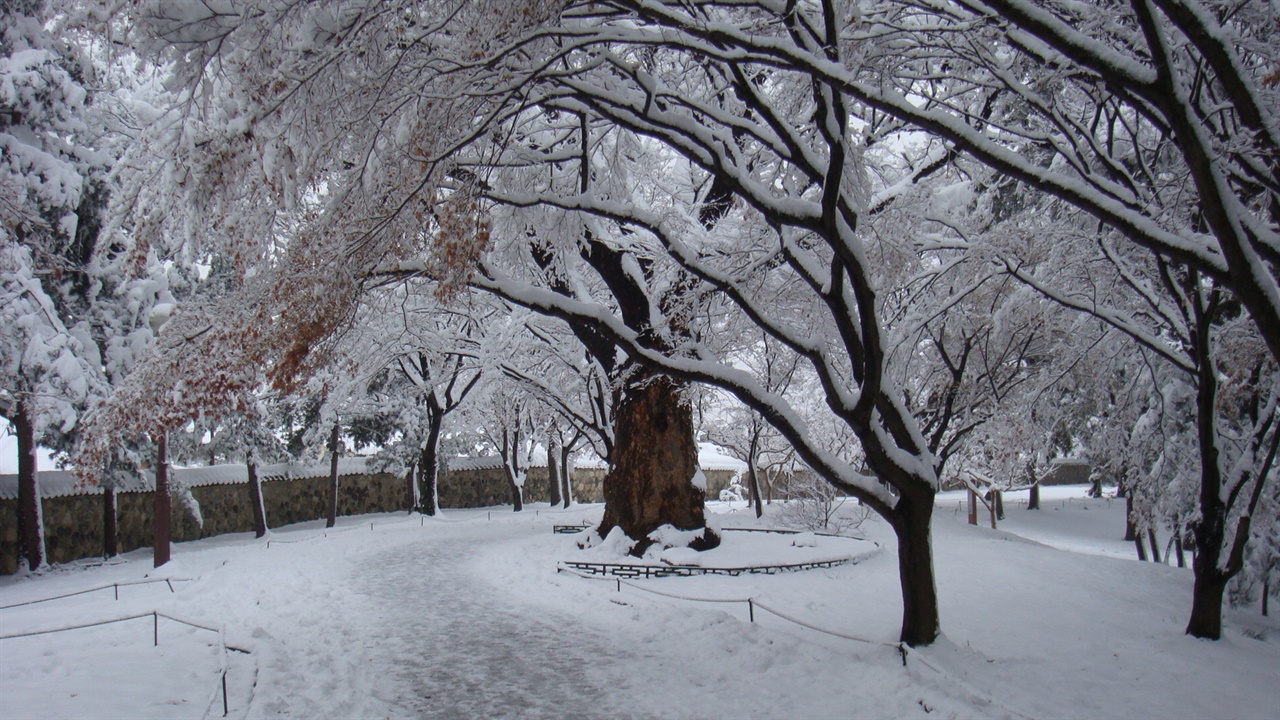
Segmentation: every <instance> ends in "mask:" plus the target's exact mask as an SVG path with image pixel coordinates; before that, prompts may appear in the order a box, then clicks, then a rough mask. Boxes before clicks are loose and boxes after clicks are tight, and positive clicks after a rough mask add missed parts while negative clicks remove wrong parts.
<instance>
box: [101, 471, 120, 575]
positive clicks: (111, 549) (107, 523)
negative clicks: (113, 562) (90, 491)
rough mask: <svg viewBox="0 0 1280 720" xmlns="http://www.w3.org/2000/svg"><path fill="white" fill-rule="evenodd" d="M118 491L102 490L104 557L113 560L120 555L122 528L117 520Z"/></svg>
mask: <svg viewBox="0 0 1280 720" xmlns="http://www.w3.org/2000/svg"><path fill="white" fill-rule="evenodd" d="M117 515H118V510H117V509H116V489H115V488H113V487H110V486H107V487H104V488H102V556H103V557H105V558H113V557H115V556H116V555H118V554H120V526H119V525H118V524H117V521H116V518H117Z"/></svg>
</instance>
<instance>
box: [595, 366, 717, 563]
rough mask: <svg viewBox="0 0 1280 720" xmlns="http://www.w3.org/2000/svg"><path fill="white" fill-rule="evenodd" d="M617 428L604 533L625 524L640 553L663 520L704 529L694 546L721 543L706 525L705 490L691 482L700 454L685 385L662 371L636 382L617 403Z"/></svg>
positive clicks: (607, 484) (606, 485)
mask: <svg viewBox="0 0 1280 720" xmlns="http://www.w3.org/2000/svg"><path fill="white" fill-rule="evenodd" d="M646 380H647V381H646ZM614 428H615V430H614V438H615V440H614V448H613V454H612V456H611V457H610V460H611V462H612V468H611V469H610V471H609V474H608V475H606V476H605V478H604V518H603V520H602V521H601V523H600V529H599V532H600V534H601V535H607V534H608V533H609V531H610V530H612V529H613V528H615V527H620V528H622V531H623V532H625V533H626V534H627V536H628V537H630V538H632V539H634V540H636V541H637V542H636V546H635V548H634V549H633V550H632V552H633V553H634V554H636V555H637V556H638V555H640V554H643V553H644V551H645V550H646V549H648V546H649V545H650V544H651V541H650V540H649V539H648V536H649V533H651V532H653V531H654V530H657V529H658V528H659V527H661V526H663V525H672V526H674V527H676V528H677V529H680V530H703V531H704V532H703V536H702V540H701V541H699V542H695V543H694V544H693V545H692V547H694V548H695V549H698V550H706V549H710V548H713V547H715V546H717V545H719V544H720V537H719V536H718V535H716V534H715V533H714V532H712V531H711V530H710V529H707V527H706V519H705V516H704V515H703V506H704V503H705V501H706V498H705V495H704V493H703V491H702V490H700V489H698V488H697V487H694V485H693V482H692V480H693V476H694V472H695V471H696V469H697V458H698V453H697V445H696V444H695V442H694V435H693V409H692V408H691V407H690V406H689V405H688V403H686V402H684V399H683V398H682V397H681V386H679V385H677V384H676V383H675V382H674V381H672V380H671V379H669V378H667V377H663V376H650V377H649V378H646V379H643V380H638V381H637V382H633V383H632V384H631V385H630V386H629V387H628V388H627V390H626V395H625V396H624V397H623V398H622V400H621V402H619V403H618V410H617V412H616V413H615V414H614Z"/></svg>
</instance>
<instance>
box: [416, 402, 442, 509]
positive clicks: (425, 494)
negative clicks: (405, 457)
mask: <svg viewBox="0 0 1280 720" xmlns="http://www.w3.org/2000/svg"><path fill="white" fill-rule="evenodd" d="M443 425H444V416H443V415H440V414H438V413H432V414H431V417H430V419H429V420H428V421H427V439H426V440H425V441H424V442H423V444H422V453H421V454H420V455H419V456H418V512H420V513H422V514H423V515H431V516H433V517H434V516H435V514H436V513H437V512H439V511H440V429H441V427H443Z"/></svg>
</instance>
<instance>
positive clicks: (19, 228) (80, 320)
mask: <svg viewBox="0 0 1280 720" xmlns="http://www.w3.org/2000/svg"><path fill="white" fill-rule="evenodd" d="M52 20H53V18H52V14H51V13H50V11H49V10H48V8H46V3H45V2H43V0H21V1H19V2H13V3H6V4H5V6H4V7H3V8H0V149H2V150H3V151H2V152H0V414H2V415H3V417H4V418H5V419H6V420H9V421H10V422H12V424H13V427H14V429H15V432H16V434H17V437H18V475H19V483H18V495H19V502H18V506H19V511H18V555H19V558H20V560H22V561H25V563H26V565H27V567H28V568H31V569H34V568H37V567H39V566H40V565H42V564H43V563H44V542H43V521H42V519H41V512H40V492H39V488H38V486H37V480H36V446H37V444H40V443H44V444H47V445H52V446H59V445H63V446H65V445H66V444H67V443H66V442H65V438H66V437H67V436H68V435H69V434H70V433H72V432H73V431H74V430H75V429H76V428H77V424H78V422H79V420H80V414H81V413H82V411H83V409H84V406H85V405H86V403H87V402H88V401H89V399H90V397H91V395H92V394H93V393H94V392H95V391H97V390H99V389H100V388H101V386H102V385H103V384H104V378H103V376H102V371H101V366H102V358H101V355H100V352H99V347H98V345H97V340H98V338H96V337H95V332H94V330H93V328H92V327H91V320H92V317H91V306H92V303H93V302H94V296H95V294H96V292H97V291H98V290H99V286H98V285H97V284H96V283H95V278H94V277H93V275H92V270H93V264H94V250H95V242H96V240H97V237H96V236H97V230H98V226H99V223H100V218H99V215H98V214H99V212H100V210H101V203H102V198H103V194H104V192H105V191H104V189H103V184H104V181H105V175H106V171H107V169H108V162H107V159H106V157H105V156H104V154H103V153H100V152H99V151H98V150H96V149H94V148H93V147H92V146H91V145H90V144H89V143H90V141H91V138H90V137H89V136H90V132H89V130H90V127H89V124H88V123H87V122H86V120H85V113H86V108H87V105H88V102H89V96H88V91H87V90H86V89H85V87H84V82H83V78H84V74H85V73H86V71H88V69H89V66H88V62H87V59H86V58H85V57H84V55H83V53H82V52H81V51H80V50H79V49H78V48H77V47H76V46H75V45H73V44H72V43H71V42H68V41H67V40H65V39H63V38H59V37H58V35H56V34H55V33H54V32H51V30H52V28H51V27H49V26H47V25H46V24H47V23H50V22H51V21H52Z"/></svg>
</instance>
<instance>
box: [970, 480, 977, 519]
mask: <svg viewBox="0 0 1280 720" xmlns="http://www.w3.org/2000/svg"><path fill="white" fill-rule="evenodd" d="M969 524H970V525H977V524H978V493H976V492H974V490H973V488H969Z"/></svg>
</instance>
